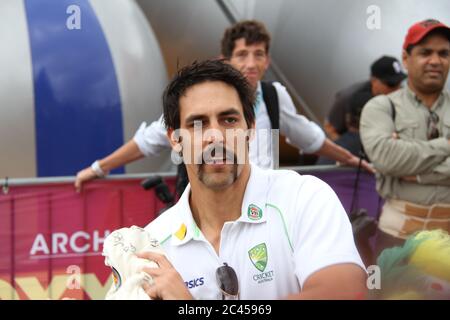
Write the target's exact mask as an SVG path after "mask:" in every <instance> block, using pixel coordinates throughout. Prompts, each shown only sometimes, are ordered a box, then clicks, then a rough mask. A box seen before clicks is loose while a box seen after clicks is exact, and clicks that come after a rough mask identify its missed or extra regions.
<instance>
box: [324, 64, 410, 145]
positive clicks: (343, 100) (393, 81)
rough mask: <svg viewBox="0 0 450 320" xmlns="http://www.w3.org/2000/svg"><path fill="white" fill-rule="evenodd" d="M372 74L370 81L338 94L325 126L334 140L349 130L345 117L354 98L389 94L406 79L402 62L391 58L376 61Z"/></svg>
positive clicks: (359, 83) (371, 69)
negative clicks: (360, 94)
mask: <svg viewBox="0 0 450 320" xmlns="http://www.w3.org/2000/svg"><path fill="white" fill-rule="evenodd" d="M370 73H371V77H370V80H367V81H363V82H358V83H356V84H353V85H352V86H350V87H348V88H346V89H343V90H341V91H339V92H338V93H337V94H336V100H335V102H334V105H333V107H332V108H331V111H330V113H329V114H328V117H327V119H325V124H324V127H325V132H326V133H327V134H328V136H329V137H330V138H331V139H332V140H337V139H338V138H339V137H340V136H341V135H342V134H344V133H345V132H347V131H348V130H349V128H348V125H347V123H346V120H345V117H346V116H345V115H346V114H348V113H349V111H350V99H351V97H352V96H355V95H356V94H358V93H363V94H366V95H367V94H370V95H371V96H372V97H374V96H377V95H380V94H389V93H391V92H394V91H395V90H397V89H398V88H400V84H401V82H402V81H403V80H404V79H405V78H406V75H405V74H404V73H403V72H402V68H401V65H400V62H399V61H398V60H397V59H395V58H394V57H389V56H382V57H381V58H379V59H378V60H376V61H375V62H374V63H373V64H372V65H371V67H370Z"/></svg>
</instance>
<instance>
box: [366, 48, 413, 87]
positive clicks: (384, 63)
mask: <svg viewBox="0 0 450 320" xmlns="http://www.w3.org/2000/svg"><path fill="white" fill-rule="evenodd" d="M370 72H371V75H372V77H375V78H377V79H380V80H381V81H382V82H384V83H385V84H387V85H388V86H391V87H394V86H396V85H398V84H399V83H400V82H402V81H403V80H404V79H405V78H406V74H404V73H403V71H402V67H401V65H400V62H399V61H398V60H397V59H395V58H394V57H389V56H382V57H381V58H380V59H378V60H377V61H375V62H374V63H372V65H371V66H370Z"/></svg>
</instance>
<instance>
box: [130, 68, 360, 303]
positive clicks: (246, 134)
mask: <svg viewBox="0 0 450 320" xmlns="http://www.w3.org/2000/svg"><path fill="white" fill-rule="evenodd" d="M253 104H254V94H253V92H252V90H251V87H250V86H249V84H248V82H247V81H246V79H245V78H244V77H243V76H242V74H241V73H240V72H239V71H237V70H236V69H234V68H233V67H231V66H230V65H229V64H226V63H223V62H222V61H219V60H208V61H204V62H200V63H194V64H193V65H191V66H187V67H185V68H183V69H182V70H180V71H179V72H178V74H177V75H176V76H175V78H174V79H173V80H172V81H171V83H170V84H169V85H168V86H167V88H166V90H165V92H164V95H163V108H164V123H165V124H166V128H167V135H168V138H169V141H170V144H171V146H172V148H173V149H174V150H175V151H176V152H177V153H179V154H180V156H182V157H183V161H184V163H185V164H186V169H187V174H188V176H189V182H190V183H189V185H188V186H187V187H186V190H185V191H184V193H183V195H182V196H181V198H180V200H179V201H178V203H177V204H176V205H175V206H173V207H172V208H170V209H169V210H167V211H165V212H164V213H163V214H162V215H160V216H159V217H158V218H156V219H155V220H153V221H152V222H151V223H150V224H149V225H148V226H147V227H146V230H147V231H148V232H149V233H150V235H151V236H153V237H156V239H157V240H159V242H160V244H161V246H162V248H163V250H164V252H165V256H163V255H159V254H156V253H143V254H140V255H139V257H141V258H146V259H149V260H152V261H155V262H156V263H157V264H158V265H159V268H156V269H149V268H147V269H144V271H145V272H147V273H148V274H149V275H150V276H151V277H152V279H153V282H152V284H151V285H144V289H145V290H146V292H147V294H148V295H149V296H150V297H151V298H152V299H164V300H165V299H192V298H195V299H239V298H240V299H279V298H294V299H332V298H350V299H351V298H358V297H361V295H364V292H365V290H366V289H365V279H366V274H365V272H364V266H363V264H362V262H361V259H360V257H359V255H358V252H357V250H356V248H355V244H354V241H353V236H352V230H351V225H350V223H349V220H348V218H347V214H346V213H345V210H344V209H343V207H342V205H341V203H340V202H339V200H338V198H337V196H336V194H335V193H334V192H333V191H332V189H331V188H330V187H329V186H328V185H327V184H326V183H324V182H323V181H321V180H319V179H317V178H315V177H312V176H301V175H299V174H297V173H296V172H294V171H289V170H276V171H275V170H271V169H267V170H262V169H260V168H259V167H258V166H256V165H254V164H250V163H249V144H250V143H251V141H250V139H251V138H252V129H254V127H255V113H254V107H253ZM199 131H202V132H199ZM239 146H240V147H239ZM198 155H200V156H198Z"/></svg>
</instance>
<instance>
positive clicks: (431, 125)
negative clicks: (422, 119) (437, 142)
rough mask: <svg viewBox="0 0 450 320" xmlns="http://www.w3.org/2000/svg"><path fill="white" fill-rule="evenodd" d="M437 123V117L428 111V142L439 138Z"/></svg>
mask: <svg viewBox="0 0 450 320" xmlns="http://www.w3.org/2000/svg"><path fill="white" fill-rule="evenodd" d="M438 123H439V116H438V115H437V114H436V113H435V112H433V111H430V116H429V117H428V129H427V136H428V140H431V139H436V138H439V129H438Z"/></svg>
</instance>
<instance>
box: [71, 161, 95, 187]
mask: <svg viewBox="0 0 450 320" xmlns="http://www.w3.org/2000/svg"><path fill="white" fill-rule="evenodd" d="M95 178H97V175H96V173H95V172H94V170H92V168H91V167H87V168H86V169H83V170H81V171H79V172H78V173H77V177H76V179H75V190H76V191H77V192H80V191H81V187H82V185H83V183H85V182H87V181H89V180H92V179H95Z"/></svg>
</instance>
